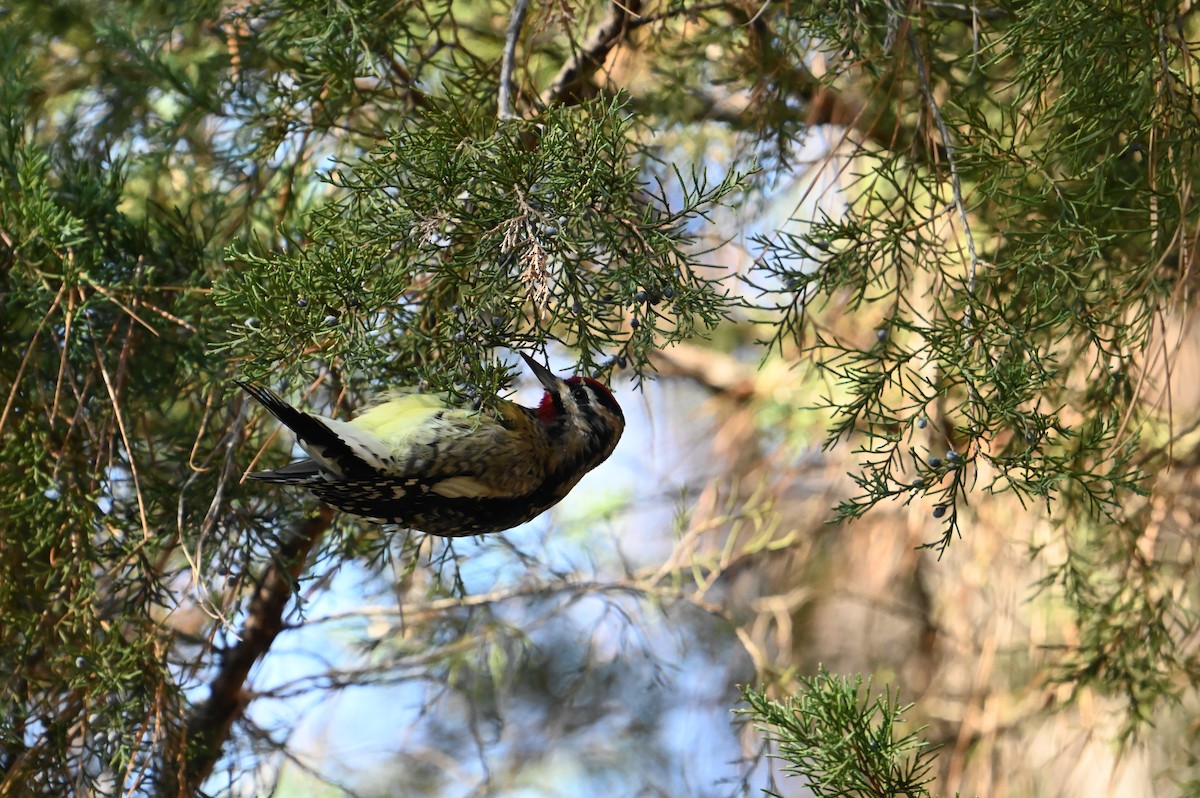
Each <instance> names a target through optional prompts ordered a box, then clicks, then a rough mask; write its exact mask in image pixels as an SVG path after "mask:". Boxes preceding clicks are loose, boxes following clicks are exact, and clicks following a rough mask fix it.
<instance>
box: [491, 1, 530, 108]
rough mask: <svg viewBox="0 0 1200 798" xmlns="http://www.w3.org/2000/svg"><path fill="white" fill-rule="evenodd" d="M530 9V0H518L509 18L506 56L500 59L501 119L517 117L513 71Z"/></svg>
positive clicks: (499, 104)
mask: <svg viewBox="0 0 1200 798" xmlns="http://www.w3.org/2000/svg"><path fill="white" fill-rule="evenodd" d="M528 11H529V0H516V2H515V3H514V4H513V10H512V16H511V17H510V18H509V20H508V33H507V34H505V37H504V57H503V58H502V59H501V61H500V97H499V101H498V103H497V105H498V106H499V108H498V111H497V113H498V115H499V117H500V119H502V120H503V119H515V118H516V115H517V114H516V111H515V110H513V95H514V94H515V93H516V89H517V86H516V81H515V80H514V79H513V71H514V70H515V69H516V62H517V41H518V40H519V39H520V38H521V28H522V26H524V25H525V15H526V13H528Z"/></svg>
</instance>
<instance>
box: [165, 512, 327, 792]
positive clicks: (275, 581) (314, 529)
mask: <svg viewBox="0 0 1200 798" xmlns="http://www.w3.org/2000/svg"><path fill="white" fill-rule="evenodd" d="M332 520H333V510H332V509H330V508H329V507H326V506H322V507H321V510H320V512H319V513H318V514H317V515H316V516H315V517H313V518H311V519H310V520H308V521H305V522H304V523H303V524H301V525H300V526H299V527H298V528H296V529H294V530H292V532H291V533H290V534H289V535H287V536H286V537H285V538H284V539H283V540H282V541H281V542H280V544H279V549H278V551H277V552H276V553H275V557H274V561H273V562H272V564H271V565H270V567H268V568H267V571H266V573H265V574H264V575H263V578H262V581H261V582H260V583H259V585H258V589H257V590H255V592H254V595H253V596H252V597H251V599H250V605H249V607H248V608H247V610H246V622H245V623H244V624H243V625H242V629H241V635H240V636H241V640H240V641H239V642H238V643H237V645H235V646H233V647H232V648H230V649H229V650H228V651H227V652H226V654H225V656H224V658H223V660H222V662H221V667H220V670H218V672H217V675H216V676H215V677H214V678H213V680H212V683H211V685H210V690H209V696H208V699H207V700H206V701H205V702H204V703H203V704H200V705H199V706H197V707H196V708H195V710H194V711H193V712H192V713H191V716H190V717H189V718H188V721H187V735H188V748H187V760H186V763H185V770H184V772H182V773H180V774H178V776H177V779H176V780H175V783H174V784H172V783H171V782H172V781H173V780H172V779H170V778H168V779H167V780H166V781H165V782H164V783H163V785H162V788H163V795H174V794H176V793H175V791H172V790H171V787H172V786H174V787H176V788H177V790H178V794H181V795H195V794H196V793H197V792H198V791H199V789H200V786H201V785H202V784H203V783H204V781H205V779H207V778H208V776H209V775H210V774H211V773H212V771H213V768H214V767H215V766H216V764H217V761H218V760H219V759H220V758H221V750H222V749H223V748H224V745H225V741H226V740H227V739H228V738H229V731H230V729H231V728H232V726H233V723H234V721H236V720H237V719H238V718H240V717H241V715H242V713H243V712H244V711H245V709H246V704H247V702H248V700H249V698H250V695H249V693H248V692H247V691H246V688H245V684H246V679H247V677H249V675H250V669H251V668H252V667H254V664H255V663H256V662H258V661H259V659H261V658H262V656H263V655H264V654H266V653H267V651H268V650H270V648H271V645H272V643H274V642H275V638H276V637H277V636H278V635H279V632H280V631H281V630H282V629H283V612H284V608H285V607H286V606H287V604H288V600H289V599H290V598H291V597H292V594H293V592H294V589H295V585H296V580H297V579H299V577H300V574H302V573H303V572H304V568H305V566H306V564H307V563H308V556H309V553H310V552H311V551H312V549H313V547H314V546H316V544H317V541H319V540H320V539H321V537H322V536H323V535H324V534H325V530H327V529H328V528H329V524H330V522H331V521H332Z"/></svg>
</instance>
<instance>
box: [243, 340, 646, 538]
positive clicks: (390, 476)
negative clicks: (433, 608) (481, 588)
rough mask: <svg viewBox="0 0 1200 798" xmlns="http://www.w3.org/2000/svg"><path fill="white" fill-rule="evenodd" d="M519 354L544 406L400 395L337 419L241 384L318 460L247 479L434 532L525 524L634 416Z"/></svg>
mask: <svg viewBox="0 0 1200 798" xmlns="http://www.w3.org/2000/svg"><path fill="white" fill-rule="evenodd" d="M521 357H522V358H523V359H524V360H525V362H526V363H527V364H528V365H529V368H530V369H532V370H533V373H534V375H535V376H536V377H537V378H538V381H539V382H540V383H541V384H542V386H543V387H544V388H545V389H546V391H545V394H544V395H543V396H542V401H541V403H540V404H539V405H538V406H537V407H536V408H530V407H523V406H521V405H518V404H516V403H515V402H509V401H505V400H497V401H496V402H495V403H494V404H493V405H492V406H491V407H487V408H484V409H478V410H476V409H472V408H467V407H459V406H455V405H452V404H450V403H448V402H447V401H446V398H445V397H443V396H440V395H437V394H428V393H399V394H394V395H392V396H391V397H390V398H388V399H386V400H385V401H383V402H382V403H380V404H377V405H375V406H373V407H371V408H369V409H367V410H366V411H365V412H364V413H362V414H361V415H359V416H356V417H355V418H353V419H351V420H350V421H338V420H336V419H332V418H327V417H325V416H317V415H312V414H309V413H305V412H303V411H301V410H297V409H296V408H294V407H292V406H291V405H289V404H288V403H287V402H285V401H283V400H282V399H280V398H279V396H277V395H276V394H275V393H273V392H272V391H270V390H269V389H267V388H264V387H262V386H261V385H254V384H251V383H244V382H238V383H237V384H238V385H240V386H241V387H242V388H243V389H244V390H245V391H246V392H247V393H249V394H250V396H252V397H254V399H255V400H256V401H258V402H259V404H261V405H262V406H263V407H265V408H266V409H267V410H268V411H269V412H270V413H271V415H273V416H275V418H277V419H279V421H280V422H281V423H282V424H283V425H284V426H286V427H288V428H289V429H291V430H292V432H294V433H295V435H296V439H297V442H298V443H299V444H300V448H301V449H303V450H304V451H305V452H306V453H307V454H308V456H309V459H307V460H300V461H298V462H295V463H292V464H291V465H288V466H284V467H283V468H277V469H275V470H274V471H255V472H252V473H249V474H247V475H246V476H247V477H248V478H250V479H258V480H262V481H264V482H278V483H282V484H287V485H301V486H303V487H306V488H308V489H309V490H310V491H312V492H313V493H314V494H315V495H316V496H317V497H318V498H319V499H321V500H322V501H324V502H325V503H327V504H330V505H332V506H334V507H336V508H338V509H340V510H343V511H344V512H347V513H350V514H352V515H357V516H361V517H363V518H366V519H368V520H370V521H374V522H376V523H386V524H397V525H399V526H402V527H407V528H409V529H416V530H419V531H421V532H425V533H427V534H430V535H441V536H445V537H460V536H464V535H481V534H485V533H488V532H500V531H502V530H505V529H509V528H511V527H514V526H516V525H517V524H522V523H524V522H526V521H528V520H530V519H531V518H534V517H536V516H538V515H540V514H541V513H542V512H544V511H545V510H547V509H548V508H550V507H552V506H554V505H555V504H557V503H558V502H559V500H561V499H562V498H563V497H564V496H566V495H567V493H568V492H570V490H571V489H572V488H573V487H575V485H576V483H578V482H579V480H580V479H581V478H582V477H583V475H584V474H586V473H587V472H589V471H591V470H592V469H593V468H595V467H596V466H598V465H599V464H600V463H602V462H604V461H605V460H606V459H607V458H608V456H609V455H610V454H612V452H613V449H614V448H616V445H617V441H619V440H620V439H621V433H622V432H623V431H624V429H625V416H624V414H623V413H622V412H621V406H620V405H618V404H617V400H616V399H615V398H613V395H612V393H611V392H609V390H608V388H606V387H604V385H603V384H601V383H599V382H597V381H596V380H593V379H591V378H588V377H570V378H569V379H565V380H564V379H560V378H558V377H556V376H555V375H554V374H553V373H552V372H551V371H550V370H549V369H548V368H546V367H545V366H542V365H541V364H539V363H537V362H535V361H534V360H532V359H531V358H529V357H528V356H526V355H525V354H524V353H521Z"/></svg>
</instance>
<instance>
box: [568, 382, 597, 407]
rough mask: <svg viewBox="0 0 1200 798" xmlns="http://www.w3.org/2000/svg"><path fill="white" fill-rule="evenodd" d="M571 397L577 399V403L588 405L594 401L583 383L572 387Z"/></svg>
mask: <svg viewBox="0 0 1200 798" xmlns="http://www.w3.org/2000/svg"><path fill="white" fill-rule="evenodd" d="M571 398H572V399H574V400H575V404H577V405H587V404H591V402H592V397H591V395H589V394H588V390H587V388H584V387H583V386H582V385H579V386H576V387H574V388H572V389H571Z"/></svg>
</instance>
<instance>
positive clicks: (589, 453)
mask: <svg viewBox="0 0 1200 798" xmlns="http://www.w3.org/2000/svg"><path fill="white" fill-rule="evenodd" d="M519 354H520V355H521V357H522V358H523V359H524V360H525V363H526V364H527V365H528V366H529V368H530V370H531V371H533V373H534V376H536V377H537V378H538V382H540V383H541V384H542V387H543V388H545V389H546V392H545V394H543V395H542V401H541V404H539V405H538V407H537V411H536V413H537V417H538V420H539V421H541V422H542V424H544V425H545V426H546V428H547V430H548V432H549V433H550V437H551V438H552V439H553V440H554V442H555V443H556V444H558V446H559V447H560V448H559V454H560V455H561V457H562V459H563V460H564V461H566V460H576V461H579V462H584V463H587V464H588V465H587V468H591V467H592V466H594V465H596V464H598V463H600V462H602V461H604V460H605V459H607V458H608V456H609V455H610V454H612V451H613V449H614V448H616V445H617V441H619V440H620V439H621V433H622V432H624V431H625V414H624V413H622V412H621V406H620V405H619V404H617V400H616V398H615V397H613V395H612V392H611V391H609V390H608V388H606V387H605V386H604V384H603V383H601V382H599V381H597V380H594V379H592V378H591V377H569V378H567V379H565V380H564V379H561V378H560V377H558V376H556V375H555V374H554V373H553V372H552V371H550V369H548V368H546V367H545V366H543V365H542V364H541V363H538V362H537V361H535V360H533V359H532V358H531V357H529V356H528V355H526V354H525V353H524V352H521V353H519Z"/></svg>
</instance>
